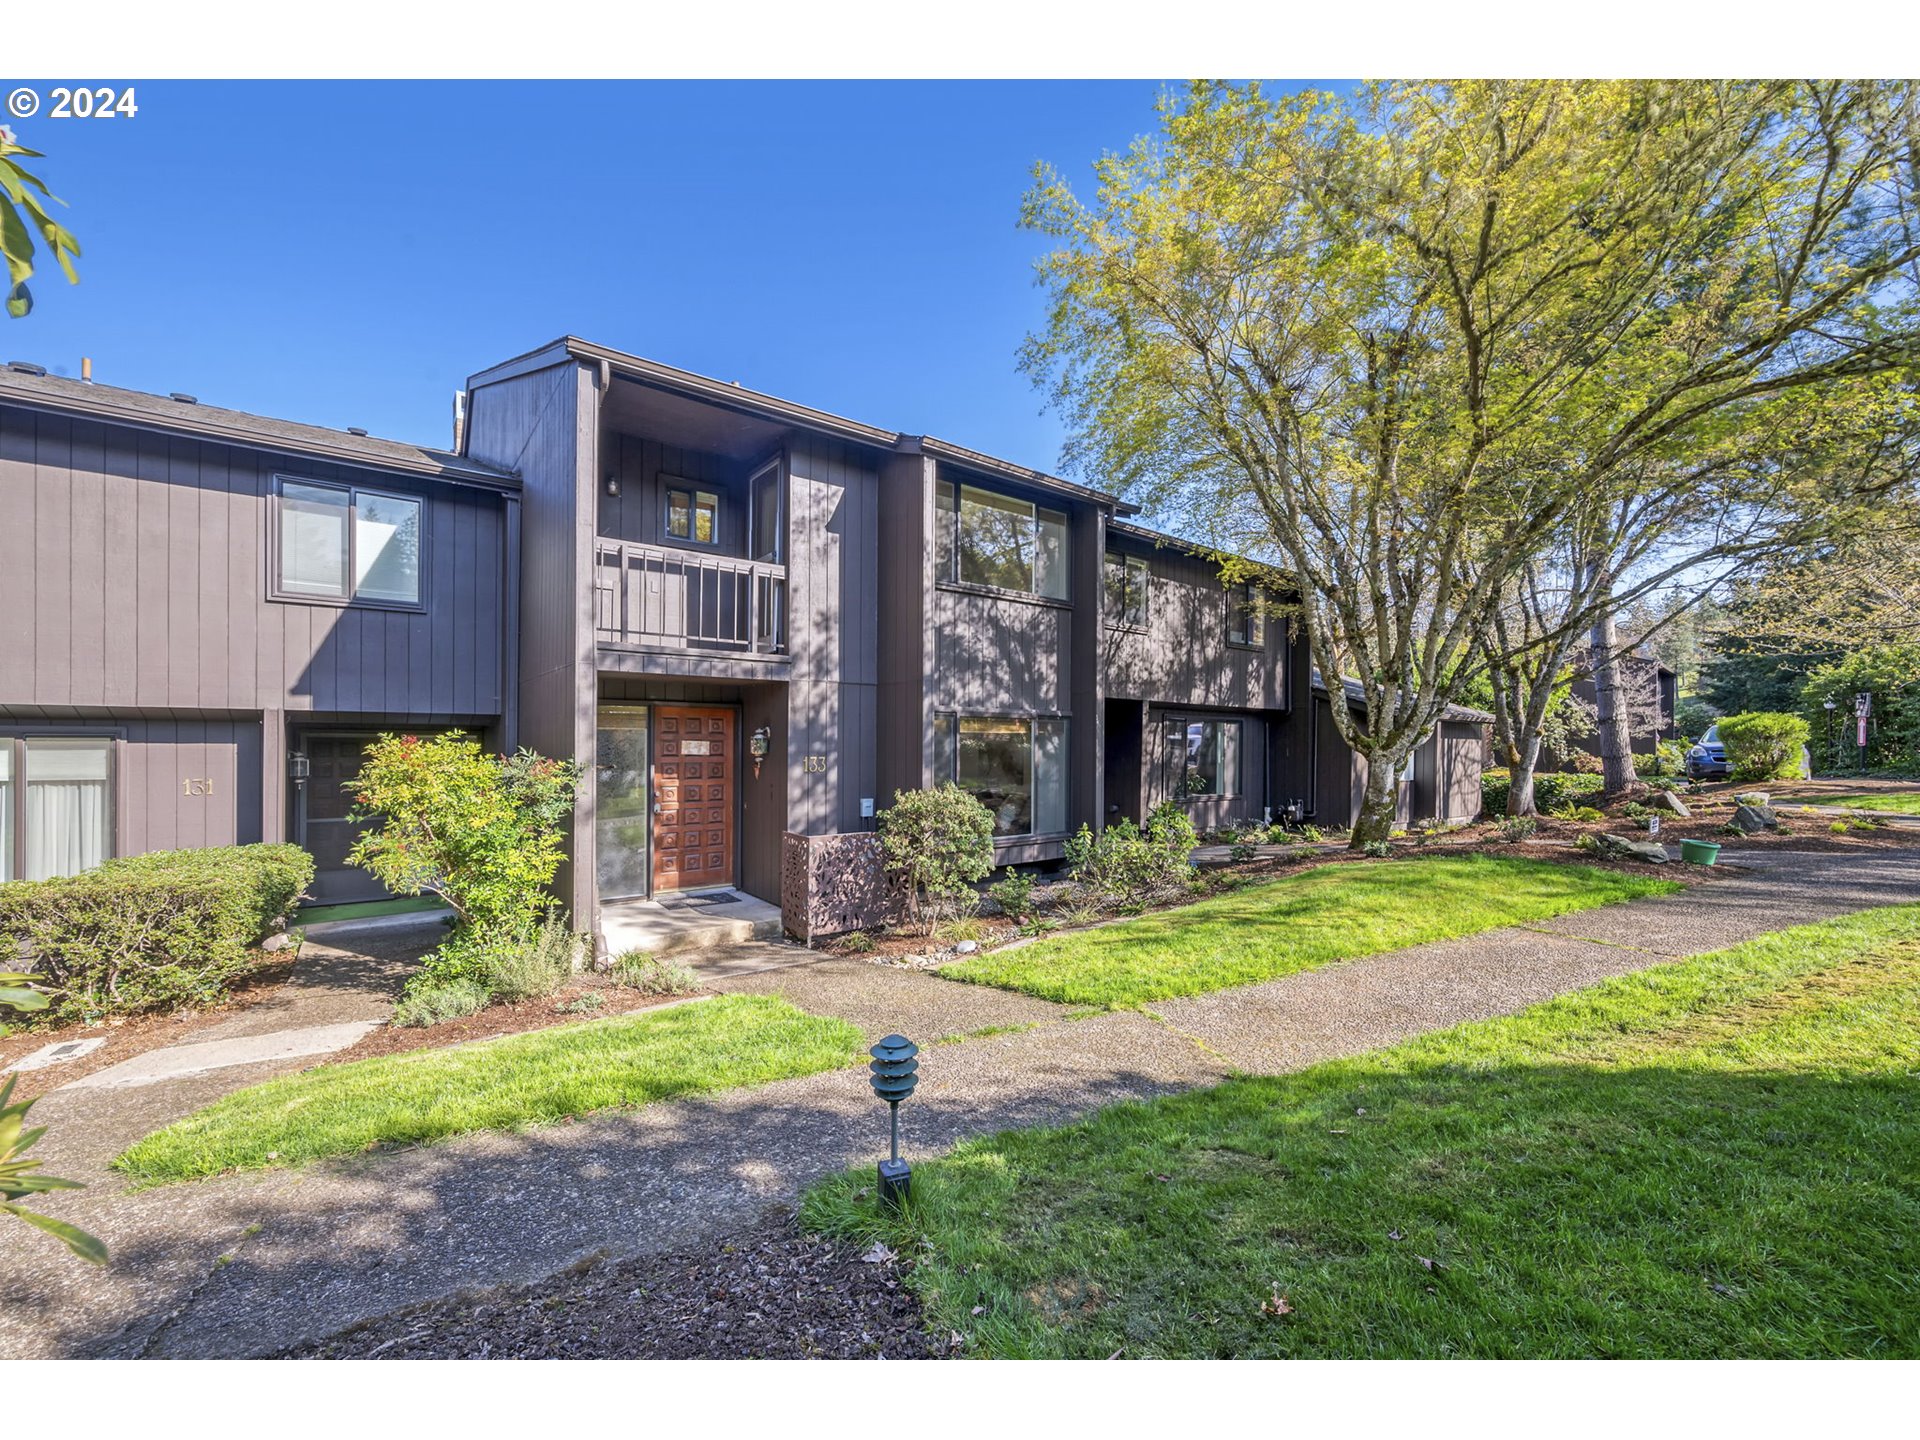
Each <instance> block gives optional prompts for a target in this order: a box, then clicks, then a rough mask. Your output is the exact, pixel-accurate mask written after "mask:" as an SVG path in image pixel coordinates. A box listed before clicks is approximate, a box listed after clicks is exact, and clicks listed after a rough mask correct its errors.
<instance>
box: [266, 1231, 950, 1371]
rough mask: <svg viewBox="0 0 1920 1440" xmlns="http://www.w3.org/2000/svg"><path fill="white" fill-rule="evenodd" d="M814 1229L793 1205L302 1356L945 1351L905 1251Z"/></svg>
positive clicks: (763, 1356) (347, 1337)
mask: <svg viewBox="0 0 1920 1440" xmlns="http://www.w3.org/2000/svg"><path fill="white" fill-rule="evenodd" d="M872 1253H874V1252H872V1251H871V1250H863V1248H862V1247H860V1246H858V1245H853V1244H849V1243H843V1242H840V1241H834V1240H826V1239H822V1238H820V1237H818V1236H813V1235H806V1234H802V1233H801V1232H800V1230H799V1228H798V1227H797V1226H796V1225H795V1223H794V1221H793V1219H792V1217H791V1216H790V1215H788V1214H785V1213H776V1214H774V1215H770V1216H769V1217H768V1218H767V1219H766V1220H764V1221H762V1222H761V1223H760V1224H759V1225H756V1226H754V1227H753V1228H751V1229H749V1230H747V1231H745V1232H744V1233H742V1234H738V1235H734V1236H732V1237H730V1238H728V1239H725V1240H721V1241H716V1242H713V1243H710V1244H706V1245H703V1246H700V1247H697V1248H693V1249H689V1250H684V1251H680V1252H677V1253H673V1254H667V1255H652V1256H646V1257H643V1258H640V1259H634V1260H623V1261H618V1262H609V1261H604V1260H603V1261H597V1262H589V1263H588V1264H586V1265H583V1266H578V1267H575V1268H574V1269H573V1270H570V1271H567V1272H566V1273H564V1274H561V1275H556V1276H554V1277H553V1278H551V1279H549V1280H544V1281H541V1282H540V1283H539V1284H537V1285H528V1286H513V1287H506V1288H502V1289H498V1290H490V1291H487V1292H484V1293H482V1294H479V1295H473V1296H465V1297H461V1298H458V1299H454V1300H447V1301H440V1302H436V1303H434V1304H430V1305H423V1306H417V1307H414V1308H413V1309H409V1310H402V1311H399V1312H396V1313H395V1314H392V1315H388V1316H385V1317H383V1318H382V1319H379V1320H373V1321H369V1322H367V1323H366V1324H364V1325H359V1326H356V1327H355V1328H353V1329H351V1330H346V1331H342V1332H341V1333H340V1334H338V1335H334V1336H332V1337H331V1338H329V1339H326V1340H322V1341H320V1342H319V1343H317V1344H313V1345H305V1346H301V1347H299V1348H297V1349H294V1350H290V1351H287V1352H286V1357H287V1358H297V1359H326V1360H345V1359H368V1360H370V1359H375V1358H378V1359H382V1360H478V1359H494V1360H505V1359H516V1360H520V1359H524V1360H549V1359H566V1360H590V1359H591V1360H702V1359H712V1360H858V1359H887V1360H938V1359H945V1358H948V1357H950V1356H953V1355H956V1354H960V1353H963V1351H964V1345H965V1342H964V1341H961V1340H960V1339H959V1337H957V1336H941V1337H936V1336H933V1335H930V1334H928V1333H927V1331H926V1330H925V1328H924V1326H923V1322H922V1319H921V1313H920V1305H919V1302H918V1301H917V1300H916V1299H915V1298H914V1296H913V1294H912V1292H911V1291H909V1290H908V1289H907V1287H906V1285H905V1284H904V1283H903V1263H902V1261H900V1260H898V1259H876V1260H867V1259H863V1258H862V1256H863V1254H872Z"/></svg>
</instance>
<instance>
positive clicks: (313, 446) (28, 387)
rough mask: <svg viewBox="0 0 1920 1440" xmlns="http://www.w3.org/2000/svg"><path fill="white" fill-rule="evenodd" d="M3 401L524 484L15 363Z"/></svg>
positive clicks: (480, 468) (375, 444) (450, 462)
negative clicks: (33, 370)
mask: <svg viewBox="0 0 1920 1440" xmlns="http://www.w3.org/2000/svg"><path fill="white" fill-rule="evenodd" d="M0 403H13V404H23V405H33V406H36V407H40V408H45V409H53V410H59V411H63V412H65V413H67V414H71V415H84V416H88V417H90V418H93V419H97V420H102V421H109V422H119V423H121V424H128V425H137V426H140V427H141V428H143V429H152V430H163V431H167V432H169V433H173V434H180V435H191V436H194V437H197V438H200V439H206V440H217V441H224V442H227V443H229V444H235V445H248V446H253V447H256V448H258V449H263V450H273V451H278V452H280V453H282V454H289V455H301V456H312V457H317V458H320V459H325V460H332V461H335V462H337V463H340V464H344V465H366V466H370V467H373V468H377V469H381V470H393V471H400V472H403V473H406V474H410V475H427V476H434V477H437V478H440V479H446V480H457V481H461V482H464V483H467V484H484V485H489V486H492V487H494V488H496V489H502V490H508V489H518V488H519V485H520V482H519V479H518V478H517V477H516V476H515V475H514V474H513V473H512V472H511V471H507V470H502V469H499V468H498V467H496V466H493V465H487V464H483V463H482V462H480V461H478V460H469V459H467V458H466V457H465V456H463V455H455V454H453V453H451V452H450V451H446V450H429V449H427V448H425V447H423V446H419V445H409V444H407V443H405V442H404V441H400V440H381V439H379V438H377V437H375V436H372V435H355V434H352V433H351V432H349V431H346V430H329V429H326V428H325V427H323V426H319V425H302V424H300V423H298V422H296V421H292V420H275V419H272V418H271V417H269V416H265V415H250V414H248V413H247V412H246V411H243V410H223V409H221V408H219V407H218V406H215V405H201V404H197V403H194V402H191V401H185V400H174V399H171V398H169V397H168V396H165V395H149V394H147V393H146V392H144V391H140V390H122V389H119V388H118V387H116V386H112V385H91V384H87V383H85V382H84V381H80V380H68V379H65V378H63V377H61V376H58V375H34V374H30V373H27V372H25V371H21V370H16V369H13V368H11V367H4V368H0Z"/></svg>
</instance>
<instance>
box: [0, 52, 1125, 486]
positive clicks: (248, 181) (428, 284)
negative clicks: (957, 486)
mask: <svg viewBox="0 0 1920 1440" xmlns="http://www.w3.org/2000/svg"><path fill="white" fill-rule="evenodd" d="M9 83H10V84H12V83H18V82H9ZM1159 89H1160V84H1159V83H1158V82H1150V81H1129V82H1111V83H1109V82H1100V83H1051V84H1039V83H998V82H996V83H983V84H958V83H945V84H921V83H846V84H840V83H780V84H775V83H766V82H751V83H729V84H695V83H671V84H660V83H646V84H640V83H634V84H565V85H560V84H480V83H454V82H439V83H424V84H374V83H357V82H356V83H326V84H323V83H305V84H256V83H220V82H213V83H207V82H181V81H172V82H164V83H163V82H155V83H152V84H141V85H139V86H138V101H139V105H140V112H139V114H138V116H137V117H135V118H134V119H132V120H126V119H115V120H89V121H80V120H58V121H53V120H48V119H46V118H44V115H43V116H42V117H41V118H38V119H34V120H28V121H16V122H13V123H14V128H15V130H16V132H17V134H18V137H19V139H20V140H21V142H22V143H24V144H27V145H30V146H32V147H33V148H35V149H38V150H44V151H45V152H46V153H47V158H46V159H45V160H44V161H40V162H35V163H36V168H38V169H39V170H40V171H41V173H42V174H43V176H44V178H45V179H46V180H47V181H48V183H49V184H50V185H51V186H52V188H53V190H54V192H55V193H56V194H58V195H60V196H61V197H62V198H63V199H65V200H66V201H67V202H68V204H69V206H70V207H71V208H70V211H69V214H68V217H67V219H68V222H69V228H70V229H72V230H73V231H74V233H75V234H76V235H78V236H79V238H80V241H81V244H82V245H83V246H84V247H85V251H86V254H85V257H84V259H83V260H82V262H81V282H82V283H81V284H80V285H79V286H78V287H70V286H68V285H67V284H66V283H65V282H64V281H62V280H61V279H60V278H59V275H58V272H57V271H53V270H50V269H43V270H42V271H41V272H40V273H39V275H37V276H36V281H35V286H34V291H35V296H36V300H37V303H36V307H35V310H34V312H33V314H32V315H31V316H30V317H29V318H28V319H26V320H24V321H7V320H0V337H3V338H0V358H3V359H25V360H32V361H36V362H38V363H40V364H43V365H46V366H47V367H48V368H49V369H50V370H53V371H55V372H57V373H61V374H71V375H77V374H78V373H79V368H80V357H81V356H82V355H91V356H92V357H93V360H94V371H95V376H96V378H97V379H99V380H100V381H102V382H103V383H108V384H115V385H124V386H127V387H130V388H133V389H139V390H153V391H160V392H163V393H164V392H166V391H169V390H183V391H188V392H190V393H192V394H194V395H197V396H199V397H200V399H201V400H203V401H205V402H206V403H208V404H218V405H224V406H229V407H232V408H235V409H241V410H253V411H258V412H261V413H264V414H268V415H275V416H281V417H285V418H288V419H295V420H304V421H310V422H313V423H317V424H322V425H330V426H346V425H362V426H365V427H367V428H368V429H369V430H371V431H372V432H373V433H374V434H376V435H387V436H392V437H395V438H398V439H405V440H413V441H417V442H421V443H427V444H434V445H444V444H446V443H447V439H448V433H449V427H450V421H449V418H448V415H449V409H450V402H451V396H452V393H453V391H454V390H455V389H456V388H457V387H458V386H459V385H460V384H461V383H462V382H463V381H464V380H465V378H466V377H467V376H468V375H469V374H471V373H472V372H474V371H476V370H479V369H483V368H485V367H486V366H488V365H491V364H493V363H495V362H497V361H500V360H504V359H506V358H508V357H509V356H512V355H516V354H519V353H520V352H522V351H524V350H528V349H531V348H533V347H534V346H536V345H539V344H542V343H544V342H546V341H548V340H550V339H552V338H554V337H555V336H557V335H560V334H563V333H566V332H573V333H576V334H579V335H583V336H586V337H588V338H590V339H593V340H596V341H599V342H601V343H604V344H608V345H612V346H616V347H619V348H621V349H626V350H631V351H634V352H637V353H639V354H641V355H645V356H648V357H650V358H653V359H657V360H661V361H664V362H666V363H668V364H672V365H679V366H684V367H686V368H688V369H691V370H696V371H700V372H702V373H705V374H710V375H715V376H718V377H720V378H721V379H725V380H739V381H740V382H741V383H742V384H745V385H748V386H751V387H753V388H755V389H760V390H765V391H769V392H771V393H773V394H776V395H781V396H784V397H787V398H790V399H793V400H797V401H800V402H802V403H805V404H809V405H815V406H819V407H821V408H823V409H828V410H833V411H837V412H839V413H841V414H845V415H848V416H852V417H854V418H857V419H860V420H864V421H867V422H869V423H872V424H877V425H882V426H887V427H891V428H896V429H900V430H904V431H908V432H926V433H932V434H937V435H940V436H942V437H944V438H947V439H951V440H954V441H957V442H959V443H961V444H965V445H968V446H971V447H973V448H975V449H979V450H984V451H987V452H989V453H992V454H996V455H1001V456H1004V457H1006V458H1009V459H1013V460H1016V461H1020V462H1022V463H1026V464H1030V465H1035V466H1038V467H1041V468H1051V467H1052V466H1053V465H1054V464H1055V463H1056V461H1057V458H1058V452H1059V445H1060V438H1061V435H1060V428H1059V426H1058V424H1057V423H1056V421H1055V420H1054V419H1053V417H1051V416H1050V415H1047V414H1043V413H1042V411H1043V405H1042V397H1041V395H1040V394H1039V392H1037V391H1036V390H1034V389H1033V388H1032V386H1031V385H1030V384H1029V382H1028V381H1027V380H1026V378H1025V377H1024V376H1022V375H1020V374H1019V373H1018V371H1017V370H1016V369H1015V352H1016V349H1017V347H1018V345H1019V343H1020V340H1021V338H1022V336H1023V335H1024V334H1025V333H1026V332H1027V331H1028V330H1029V329H1030V328H1032V327H1033V326H1035V325H1036V324H1037V323H1039V321H1040V319H1041V318H1042V301H1043V296H1042V292H1040V291H1039V290H1037V289H1035V288H1034V286H1033V283H1032V273H1033V272H1032V261H1033V259H1034V257H1035V256H1036V255H1038V254H1039V253H1040V251H1041V250H1042V248H1043V246H1042V243H1041V238H1040V237H1038V236H1035V235H1030V234H1027V233H1025V232H1023V231H1021V230H1020V228H1019V226H1018V216H1019V201H1020V196H1021V194H1022V192H1023V190H1024V189H1025V188H1026V185H1027V183H1028V175H1029V171H1030V169H1031V167H1032V165H1033V163H1034V162H1035V161H1037V160H1043V159H1044V160H1048V161H1051V162H1053V163H1055V164H1057V165H1059V166H1061V167H1062V168H1063V169H1066V170H1068V171H1069V173H1070V174H1072V176H1073V177H1074V179H1075V182H1076V184H1081V183H1084V182H1085V181H1086V180H1087V179H1088V176H1089V169H1088V167H1089V165H1090V163H1091V162H1092V161H1093V160H1094V159H1095V157H1097V156H1098V155H1099V154H1100V153H1101V152H1102V151H1104V150H1114V149H1120V148H1123V147H1124V146H1126V145H1127V144H1128V143H1129V142H1130V141H1131V140H1132V139H1133V138H1134V137H1135V136H1136V135H1138V134H1140V133H1143V132H1145V131H1147V130H1150V129H1151V128H1152V126H1153V121H1154V116H1153V102H1154V98H1155V95H1156V94H1157V93H1158V91H1159Z"/></svg>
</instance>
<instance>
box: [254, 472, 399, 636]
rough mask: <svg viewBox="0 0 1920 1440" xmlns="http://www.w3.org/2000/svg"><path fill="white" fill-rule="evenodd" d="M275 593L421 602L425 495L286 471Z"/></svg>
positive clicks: (309, 597)
mask: <svg viewBox="0 0 1920 1440" xmlns="http://www.w3.org/2000/svg"><path fill="white" fill-rule="evenodd" d="M277 503H278V506H279V511H278V525H279V536H280V545H279V570H278V573H277V574H276V576H275V579H274V593H276V594H277V595H280V596H282V597H284V598H287V599H294V600H333V601H338V602H339V603H341V604H355V603H364V604H374V605H402V606H417V605H418V604H419V603H420V550H421V546H420V519H421V505H420V501H419V500H417V499H414V498H413V497H411V496H407V495H389V494H386V493H384V492H382V491H379V490H361V489H358V488H356V487H353V486H347V485H322V484H319V483H318V482H315V481H311V480H293V479H287V478H282V479H281V480H280V482H279V496H278V502H277Z"/></svg>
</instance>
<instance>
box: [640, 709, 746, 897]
mask: <svg viewBox="0 0 1920 1440" xmlns="http://www.w3.org/2000/svg"><path fill="white" fill-rule="evenodd" d="M653 719H654V739H653V744H654V750H653V804H654V811H653V888H654V891H655V893H656V894H658V893H660V892H662V891H667V890H693V889H698V888H700V887H702V886H707V885H731V884H733V802H734V799H735V795H736V792H735V790H734V780H735V774H734V751H733V736H734V713H733V711H731V710H714V709H708V708H703V707H695V706H682V705H658V706H655V707H654V712H653Z"/></svg>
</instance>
